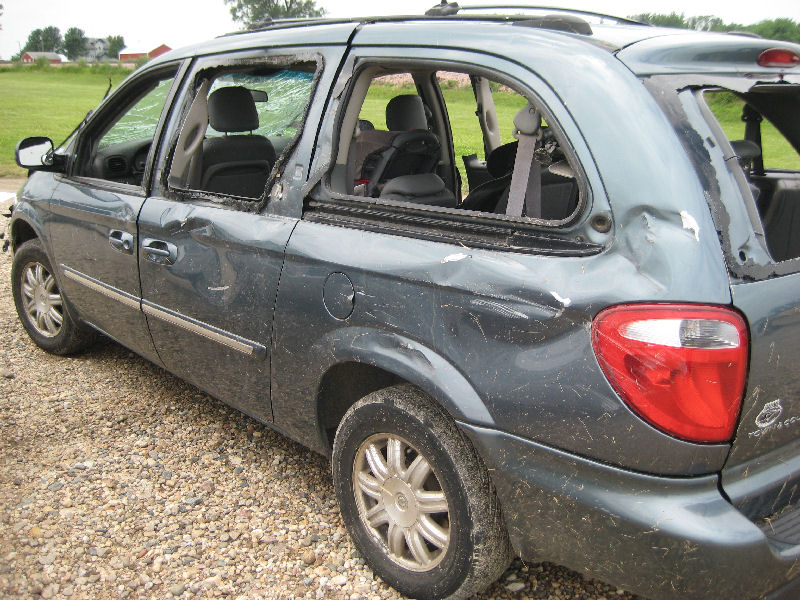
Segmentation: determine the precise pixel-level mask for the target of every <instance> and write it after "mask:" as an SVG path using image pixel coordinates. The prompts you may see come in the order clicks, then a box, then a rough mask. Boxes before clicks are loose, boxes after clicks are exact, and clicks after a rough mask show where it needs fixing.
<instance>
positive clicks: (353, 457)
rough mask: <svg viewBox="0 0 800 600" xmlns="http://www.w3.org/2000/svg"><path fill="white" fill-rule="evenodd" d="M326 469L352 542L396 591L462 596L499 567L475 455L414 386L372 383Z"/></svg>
mask: <svg viewBox="0 0 800 600" xmlns="http://www.w3.org/2000/svg"><path fill="white" fill-rule="evenodd" d="M390 453H391V456H392V457H394V458H393V459H392V460H389V459H388V458H387V457H388V456H390ZM426 465H427V467H426ZM332 470H333V481H334V487H335V490H336V496H337V499H338V501H339V507H340V510H341V512H342V517H343V519H344V522H345V525H346V527H347V529H348V531H349V532H350V536H351V537H352V539H353V542H354V543H355V545H356V547H357V548H358V550H359V551H360V552H361V554H362V555H363V556H364V557H365V559H366V561H367V563H368V564H369V565H370V567H371V568H372V569H373V571H374V572H375V573H376V574H377V575H379V576H380V577H381V578H382V579H383V580H384V581H386V582H387V583H388V584H390V585H391V586H392V587H394V588H395V589H397V590H398V591H400V592H401V593H403V594H405V595H407V596H410V597H412V598H418V599H420V600H429V599H440V598H448V599H450V600H457V599H461V598H467V597H468V596H470V595H472V594H473V593H475V592H478V591H480V590H482V589H484V588H485V587H486V586H488V585H489V584H490V583H492V582H493V581H495V580H496V579H497V578H498V577H499V576H500V575H501V574H502V572H503V571H504V570H505V568H506V567H507V566H508V564H509V562H510V560H511V556H512V554H511V547H510V544H509V541H508V534H507V532H506V529H505V525H504V523H503V520H502V515H501V513H500V505H499V503H498V501H497V496H496V494H495V492H494V488H493V487H492V484H491V481H490V480H489V475H488V473H487V471H486V468H485V466H484V465H483V462H482V461H481V459H480V457H479V456H478V454H477V452H476V451H475V448H474V447H473V446H472V444H471V443H470V441H469V440H468V439H467V438H466V437H465V436H464V435H463V434H462V433H461V432H460V431H459V430H458V428H457V427H456V425H455V423H454V422H453V420H452V419H451V418H450V417H449V416H448V415H447V414H446V413H445V412H444V411H443V410H442V409H441V408H440V407H438V406H437V405H435V404H434V403H433V401H432V400H431V399H430V398H429V397H428V396H427V395H425V394H424V393H423V392H421V391H420V390H419V389H417V388H415V387H413V386H410V385H400V386H394V387H390V388H386V389H383V390H378V391H376V392H373V393H371V394H369V395H368V396H365V397H364V398H363V399H361V400H359V401H358V402H356V403H355V404H354V405H353V406H352V407H350V409H349V410H348V411H347V413H346V414H345V416H344V417H343V419H342V422H341V423H340V425H339V428H338V430H337V432H336V437H335V440H334V444H333V457H332ZM390 547H391V550H390Z"/></svg>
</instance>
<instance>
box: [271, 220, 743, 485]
mask: <svg viewBox="0 0 800 600" xmlns="http://www.w3.org/2000/svg"><path fill="white" fill-rule="evenodd" d="M650 226H651V228H652V233H651V235H653V236H657V237H672V236H675V237H677V240H678V241H684V243H689V239H690V238H691V239H692V240H693V234H691V233H690V232H687V231H686V230H685V229H684V228H683V226H682V225H681V223H680V221H679V220H676V222H675V223H673V224H671V225H668V224H666V223H658V222H657V220H654V222H653V223H651V225H650ZM632 231H633V228H631V232H632ZM636 231H638V232H639V235H640V236H641V237H644V236H645V235H647V232H648V231H650V230H649V229H648V228H647V227H645V226H644V224H642V225H640V226H639V227H638V228H636ZM641 243H642V244H644V245H648V246H649V245H650V244H649V243H648V242H647V241H644V240H643V241H642V242H641ZM623 249H624V246H623V245H621V244H620V245H618V246H616V247H615V248H614V249H612V250H610V251H608V252H606V253H603V254H601V255H598V256H594V257H588V258H579V259H573V258H555V257H551V256H547V257H544V256H530V255H523V254H514V253H509V252H501V251H492V250H480V249H470V248H465V247H463V246H456V245H449V244H441V243H436V242H428V241H422V240H415V239H410V238H406V237H400V236H393V235H388V234H382V233H374V232H363V231H358V230H356V229H351V228H345V227H335V226H331V225H325V224H319V223H311V222H305V221H303V222H300V223H299V224H298V226H297V227H296V229H295V230H294V232H293V234H292V237H291V239H290V241H289V245H288V247H287V255H286V262H285V264H284V269H283V274H282V276H281V285H280V289H279V293H278V300H277V308H276V320H275V352H274V358H273V410H274V414H275V419H276V423H278V424H279V425H280V426H281V427H283V428H286V429H287V430H289V431H291V432H294V435H295V436H296V437H298V438H300V439H306V438H309V437H310V438H312V439H313V437H314V436H315V435H316V432H314V430H313V429H312V427H311V425H310V423H312V422H313V420H314V418H315V415H316V408H315V407H314V406H312V405H311V403H310V401H309V399H310V398H315V397H316V395H317V391H318V386H319V382H320V380H321V378H322V375H323V374H324V373H325V372H326V371H327V369H328V368H330V367H331V366H333V365H335V364H337V363H340V362H347V361H351V360H355V361H362V362H366V363H368V364H372V365H376V366H380V367H381V368H383V369H385V370H389V371H390V372H393V373H395V374H396V375H399V376H401V377H403V378H404V379H406V380H411V381H413V382H414V383H416V384H417V385H419V386H420V387H422V388H423V389H426V391H428V392H429V393H431V395H432V396H433V397H435V398H438V399H439V401H440V403H441V404H442V405H443V406H445V407H446V408H447V409H448V410H449V411H450V412H451V414H452V415H453V416H454V417H455V418H457V419H460V420H463V421H465V422H470V423H475V424H479V425H482V426H489V427H494V428H497V429H500V430H503V431H507V432H512V433H515V434H517V435H520V436H522V437H525V438H528V439H533V440H537V441H540V442H542V443H544V444H547V445H549V446H553V447H557V448H562V449H565V450H569V451H571V452H574V453H576V454H579V455H584V456H593V457H595V458H597V459H598V460H601V461H604V462H610V463H614V464H619V465H625V466H627V467H630V468H633V469H636V470H640V471H646V472H657V473H673V474H699V473H708V472H712V471H714V470H717V469H719V468H720V467H721V466H722V462H723V461H724V459H725V456H726V454H727V451H728V447H727V445H718V446H702V445H697V444H689V443H685V442H680V441H677V440H675V439H673V438H671V437H669V436H666V435H664V434H662V433H659V432H658V431H656V430H655V429H653V428H652V427H651V426H650V425H647V424H646V423H645V422H644V421H642V420H641V419H640V418H639V417H637V416H636V415H634V414H633V413H632V412H631V411H630V410H629V409H628V408H627V407H626V406H625V404H624V403H623V402H622V401H621V400H620V399H619V398H618V397H617V396H616V394H615V393H614V391H613V390H612V389H611V387H610V386H609V384H608V383H607V381H606V379H605V377H604V376H603V374H602V372H601V371H600V368H599V366H598V364H597V362H596V359H595V357H594V354H593V351H592V347H591V335H590V326H591V320H592V317H593V316H594V315H595V314H596V313H597V312H599V311H600V310H601V309H602V308H605V307H606V306H607V305H609V304H614V303H618V302H630V301H632V300H635V299H641V300H645V299H647V300H651V299H654V298H655V299H664V300H668V299H675V292H674V291H673V290H671V289H670V288H669V287H668V286H662V285H659V284H658V283H659V282H658V281H654V278H653V276H652V275H651V274H650V273H643V272H642V270H641V269H639V268H637V265H635V264H634V263H632V262H631V260H630V259H629V257H628V256H626V254H627V253H626V252H622V250H623ZM662 260H664V261H666V260H667V259H666V257H663V258H662ZM333 273H344V274H345V275H346V276H347V278H349V280H350V281H351V282H352V293H351V297H352V314H350V315H349V316H347V317H346V318H344V319H343V318H337V316H336V315H335V314H332V313H334V310H332V307H331V298H330V294H328V290H329V288H328V284H327V281H328V278H329V277H330V276H331V274H333ZM672 276H673V277H677V273H674V274H673V275H672ZM611 281H613V282H614V285H613V286H610V285H609V282H611ZM681 300H689V301H691V300H696V301H699V300H700V297H699V296H698V295H696V294H692V293H691V292H689V291H687V292H685V293H684V295H683V296H681ZM448 373H452V374H451V375H448ZM634 450H635V451H634Z"/></svg>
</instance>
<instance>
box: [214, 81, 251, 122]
mask: <svg viewBox="0 0 800 600" xmlns="http://www.w3.org/2000/svg"><path fill="white" fill-rule="evenodd" d="M208 122H209V123H210V124H211V127H213V128H214V129H215V130H217V131H221V132H224V133H229V132H233V131H253V130H254V129H258V112H257V111H256V103H255V101H254V100H253V95H252V94H251V93H250V90H248V89H247V88H243V87H239V86H235V87H223V88H219V89H218V90H215V91H214V92H213V93H212V94H211V95H210V96H209V97H208Z"/></svg>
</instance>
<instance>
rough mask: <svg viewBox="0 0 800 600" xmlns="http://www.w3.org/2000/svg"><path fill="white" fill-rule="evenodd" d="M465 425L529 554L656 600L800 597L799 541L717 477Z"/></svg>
mask: <svg viewBox="0 0 800 600" xmlns="http://www.w3.org/2000/svg"><path fill="white" fill-rule="evenodd" d="M460 426H461V427H462V430H463V431H464V432H465V433H466V434H467V435H468V436H469V437H470V438H471V439H472V441H473V443H474V444H475V446H476V447H477V448H478V451H479V452H480V453H481V455H482V456H483V458H484V460H485V462H486V465H487V467H488V468H489V469H490V472H491V474H492V479H493V481H494V484H495V487H496V488H497V493H498V496H499V498H500V501H501V504H502V506H503V511H504V516H505V520H506V524H507V526H508V531H509V535H510V536H511V541H512V544H513V545H514V548H515V550H516V551H517V552H518V553H519V555H520V556H521V557H522V558H523V559H525V560H532V561H538V560H548V561H553V562H556V563H559V564H562V565H565V566H568V567H570V568H572V569H575V570H577V571H580V572H583V573H585V574H587V575H589V576H591V577H597V578H599V579H602V580H604V581H607V582H609V583H612V584H614V585H618V586H621V587H623V588H625V589H628V590H630V591H632V592H635V593H637V594H641V595H644V596H646V597H648V598H651V599H652V600H673V599H674V600H678V599H680V600H685V599H686V598H692V599H693V600H705V599H708V600H717V599H719V598H726V600H739V599H741V600H752V599H755V598H761V597H764V596H767V595H769V596H768V598H769V600H773V596H772V595H770V594H772V593H775V594H778V595H776V596H774V598H775V599H776V600H778V599H780V600H784V598H790V597H791V598H797V597H800V595H798V594H797V593H796V592H797V589H798V586H800V579H795V577H796V576H797V575H800V546H793V547H786V546H781V547H780V548H779V547H778V546H779V545H774V544H772V543H771V542H770V541H769V540H768V538H767V537H766V536H765V535H764V533H763V532H762V531H761V530H760V529H759V528H758V527H756V526H755V525H754V524H753V523H752V522H750V521H749V520H748V519H747V518H745V517H744V516H743V515H742V514H741V513H740V512H739V511H738V510H736V509H735V508H734V507H733V506H732V505H731V504H730V503H729V502H727V501H726V500H725V498H723V497H722V495H721V494H720V492H719V488H718V478H717V477H716V476H713V475H712V476H704V477H695V478H686V479H681V478H666V477H656V476H650V475H644V474H640V473H633V472H630V471H625V470H622V469H618V468H614V467H610V466H608V465H603V464H600V463H596V462H593V461H590V460H587V459H585V458H581V457H578V456H574V455H571V454H568V453H565V452H561V451H558V450H554V449H552V448H548V447H545V446H541V445H539V444H536V443H534V442H530V441H527V440H524V439H522V438H519V437H515V436H512V435H509V434H506V433H502V432H499V431H495V430H490V429H484V428H480V427H474V426H470V425H465V424H460ZM784 586H786V590H788V592H785V593H788V594H789V595H785V593H784V592H783V590H782V588H783V587H784ZM793 592H794V593H793ZM781 594H784V595H781Z"/></svg>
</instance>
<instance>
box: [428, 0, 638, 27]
mask: <svg viewBox="0 0 800 600" xmlns="http://www.w3.org/2000/svg"><path fill="white" fill-rule="evenodd" d="M473 10H478V11H491V10H527V11H537V12H541V11H545V10H546V11H555V12H560V13H569V14H574V15H582V16H585V17H596V18H599V19H611V20H613V21H615V22H617V23H624V24H626V25H645V26H648V27H649V26H650V24H649V23H642V22H641V21H637V20H636V19H628V18H626V17H618V16H615V15H608V14H605V13H599V12H594V11H590V10H578V9H574V8H564V7H563V6H543V5H538V4H471V5H469V6H460V5H459V4H458V2H447V1H446V0H442V1H441V2H440V3H439V4H436V5H435V6H433V7H431V8H430V9H428V10H427V11H426V12H425V15H426V16H429V17H444V16H451V15H456V14H459V13H462V12H464V11H473Z"/></svg>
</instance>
